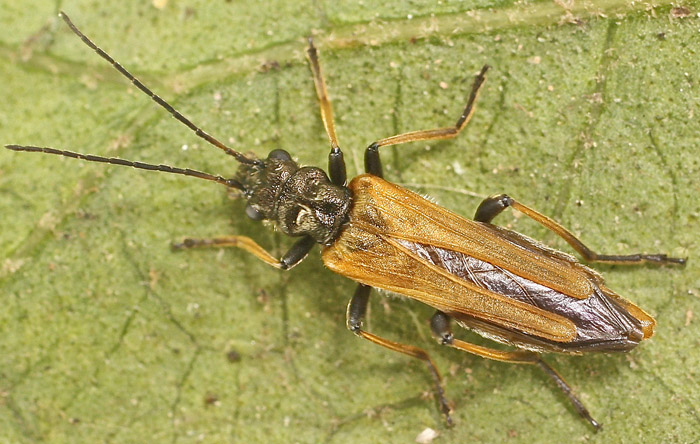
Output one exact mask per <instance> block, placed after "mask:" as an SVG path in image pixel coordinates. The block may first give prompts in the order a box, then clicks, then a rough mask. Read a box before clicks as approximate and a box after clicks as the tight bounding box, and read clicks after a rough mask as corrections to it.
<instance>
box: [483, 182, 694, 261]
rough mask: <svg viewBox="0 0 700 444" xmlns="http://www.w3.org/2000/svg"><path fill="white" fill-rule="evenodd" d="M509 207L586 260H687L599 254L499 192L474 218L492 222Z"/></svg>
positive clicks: (645, 255)
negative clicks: (542, 227)
mask: <svg viewBox="0 0 700 444" xmlns="http://www.w3.org/2000/svg"><path fill="white" fill-rule="evenodd" d="M508 207H512V208H515V209H516V210H518V211H520V212H521V213H523V214H525V215H526V216H527V217H529V218H531V219H532V220H534V221H535V222H537V223H539V224H540V225H542V226H544V227H545V228H547V229H548V230H550V231H553V232H554V233H555V234H557V235H558V236H559V237H561V238H562V239H564V240H565V241H566V243H568V244H569V245H571V247H572V248H573V249H574V250H576V251H577V252H578V253H579V254H580V255H581V256H582V257H583V259H584V260H585V261H586V262H601V263H608V264H643V263H646V262H650V263H656V264H676V265H684V264H685V262H686V259H685V258H680V257H669V256H667V255H665V254H627V255H608V254H598V253H596V252H595V251H593V250H591V249H590V248H588V247H587V246H586V245H585V244H584V243H583V242H581V241H580V240H579V239H578V238H577V237H576V236H574V234H573V233H571V232H570V231H569V230H567V229H566V228H564V227H563V226H562V225H561V224H560V223H558V222H556V221H555V220H553V219H550V218H549V217H547V216H545V215H544V214H542V213H539V212H537V211H535V210H533V209H532V208H530V207H527V206H525V205H523V204H521V203H520V202H518V201H516V200H515V199H513V198H512V197H510V196H508V195H505V194H499V195H495V196H491V197H487V198H486V199H484V200H483V202H481V204H480V205H479V208H477V210H476V214H475V215H474V220H475V221H477V222H485V223H491V221H492V220H493V218H494V217H496V216H498V215H499V214H501V212H502V211H503V210H505V209H506V208H508Z"/></svg>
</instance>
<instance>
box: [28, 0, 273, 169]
mask: <svg viewBox="0 0 700 444" xmlns="http://www.w3.org/2000/svg"><path fill="white" fill-rule="evenodd" d="M58 15H59V17H61V18H62V19H63V21H64V22H66V24H67V25H68V27H69V28H70V29H71V31H73V33H75V35H77V36H78V37H80V39H81V40H82V41H83V43H85V44H86V45H87V46H89V47H90V48H92V50H93V51H95V52H96V53H97V55H99V56H100V57H102V58H103V59H105V60H107V61H108V62H109V63H110V64H111V65H112V66H113V67H114V68H115V69H116V70H117V71H119V72H120V73H121V74H122V75H123V76H124V77H126V78H127V79H129V80H130V81H131V83H133V84H134V86H136V87H137V88H138V89H140V90H141V91H143V92H144V93H146V94H147V95H148V96H149V97H150V98H151V99H153V101H154V102H156V103H157V104H158V105H160V106H161V107H163V108H165V110H166V111H168V112H169V113H170V115H172V116H173V117H174V118H176V119H177V120H179V121H180V122H182V123H184V124H185V125H186V126H187V127H188V128H189V129H191V130H192V131H194V133H195V134H196V135H197V136H199V137H201V138H202V139H204V140H206V141H207V142H209V143H210V144H212V145H214V146H215V147H217V148H220V149H222V150H223V151H224V152H225V153H226V154H228V155H230V156H233V157H234V158H235V159H236V160H237V161H239V162H241V163H245V164H249V165H254V164H260V163H261V161H260V160H258V159H250V158H248V157H246V156H244V155H243V154H241V153H239V152H238V151H236V150H233V149H231V148H229V147H227V146H226V145H224V144H223V143H222V142H220V141H219V140H217V139H216V138H214V137H213V136H211V135H209V134H208V133H206V132H205V131H203V130H202V129H201V128H199V127H198V126H197V125H195V124H194V123H192V122H191V121H190V120H189V119H188V118H186V117H185V116H183V115H182V114H180V113H179V112H178V111H177V110H175V108H173V107H172V105H170V104H169V103H168V102H166V101H165V100H163V99H162V98H160V97H159V96H158V95H157V94H155V93H154V92H153V91H151V90H150V89H148V87H146V85H144V84H143V83H141V81H140V80H139V79H137V78H136V77H134V76H133V75H132V74H131V73H130V72H129V71H127V70H126V69H125V68H124V67H123V66H122V65H120V64H119V62H117V61H116V60H114V59H113V58H112V57H111V56H110V55H109V54H107V53H106V52H104V51H103V50H102V49H101V48H100V47H98V46H97V45H95V44H94V43H93V42H92V40H90V39H89V38H88V37H87V36H86V35H85V34H83V33H82V32H81V31H80V30H79V29H78V28H77V27H76V26H75V25H74V24H73V22H72V21H71V19H70V18H69V17H68V16H67V15H66V13H65V12H63V11H61V12H59V13H58ZM27 151H29V150H27ZM53 154H56V153H53ZM69 157H73V156H69ZM98 162H100V161H98ZM161 171H162V170H161Z"/></svg>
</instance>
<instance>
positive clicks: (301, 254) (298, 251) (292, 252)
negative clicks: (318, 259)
mask: <svg viewBox="0 0 700 444" xmlns="http://www.w3.org/2000/svg"><path fill="white" fill-rule="evenodd" d="M314 245H316V241H315V240H314V239H313V238H312V237H311V236H304V237H303V238H301V239H300V240H298V241H297V243H295V244H294V245H292V248H290V249H289V251H287V253H286V254H285V255H284V256H282V259H280V268H282V269H283V270H289V269H290V268H292V267H293V266H295V265H296V264H298V263H299V262H301V260H302V259H304V258H305V257H306V255H307V254H309V251H311V249H312V248H313V247H314Z"/></svg>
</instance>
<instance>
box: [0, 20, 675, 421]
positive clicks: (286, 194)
mask: <svg viewBox="0 0 700 444" xmlns="http://www.w3.org/2000/svg"><path fill="white" fill-rule="evenodd" d="M60 16H61V17H62V18H63V20H64V21H65V22H66V23H67V25H68V26H69V27H70V29H71V30H72V31H73V32H74V33H75V34H76V35H78V36H79V37H80V38H81V39H82V40H83V42H84V43H85V44H86V45H88V46H89V47H90V48H92V49H93V50H94V51H95V52H97V54H99V55H100V56H101V57H102V58H104V59H106V60H107V61H108V62H109V63H111V64H112V66H114V68H116V69H117V70H118V71H119V72H120V73H121V74H123V75H124V76H125V77H127V78H128V79H129V80H130V81H131V82H132V83H133V84H134V85H135V86H136V87H137V88H139V89H140V90H141V91H143V92H144V93H146V94H147V95H149V96H150V97H151V98H152V99H153V100H154V101H155V102H156V103H157V104H158V105H160V106H162V107H163V108H165V109H166V110H167V111H168V112H169V113H170V114H171V115H172V116H173V117H175V118H176V119H177V120H179V121H180V122H181V123H183V124H185V125H186V126H187V127H188V128H190V129H191V130H192V131H194V133H195V134H196V135H197V136H199V137H201V138H203V139H204V140H206V141H207V142H209V143H210V144H212V145H214V146H216V147H217V148H220V149H221V150H223V151H224V152H225V153H226V154H228V155H230V156H233V158H234V159H236V160H237V161H238V162H239V163H240V166H239V169H238V172H237V173H236V175H235V176H234V177H233V178H224V177H222V176H217V175H212V174H207V173H204V172H201V171H196V170H192V169H189V168H175V167H171V166H167V165H152V164H146V163H142V162H134V161H128V160H123V159H118V158H107V157H101V156H94V155H90V154H79V153H74V152H71V151H64V150H57V149H53V148H45V147H35V146H20V145H6V148H8V149H10V150H15V151H30V152H42V153H48V154H57V155H62V156H67V157H73V158H77V159H83V160H88V161H93V162H103V163H110V164H116V165H124V166H130V167H134V168H139V169H145V170H152V171H162V172H167V173H175V174H182V175H186V176H193V177H198V178H200V179H205V180H210V181H214V182H218V183H220V184H222V185H225V186H226V187H229V188H233V189H235V190H238V191H239V192H241V193H242V194H243V195H244V196H245V198H246V199H247V206H246V214H247V215H248V217H250V218H251V219H253V220H271V221H273V222H274V223H275V224H276V225H277V227H278V228H279V229H280V230H281V231H282V232H284V233H285V234H288V235H290V236H294V237H297V238H299V240H298V241H297V242H296V243H295V244H294V245H293V246H292V247H291V248H290V249H289V251H288V252H287V253H286V254H284V255H283V256H282V257H281V258H280V259H277V258H275V257H274V256H272V255H271V254H270V253H268V252H267V251H266V250H265V249H264V248H262V247H261V246H260V245H258V244H257V243H256V242H255V241H253V240H252V239H250V238H249V237H245V236H224V237H218V238H213V239H185V240H184V241H182V242H181V243H176V244H174V245H173V246H174V247H175V248H193V247H237V248H242V249H244V250H246V251H248V252H249V253H252V254H254V255H255V256H256V257H257V258H259V259H261V260H262V261H264V262H265V263H267V264H269V265H272V266H273V267H276V268H280V269H284V270H286V269H290V268H292V267H294V266H295V265H296V264H298V263H299V262H300V261H301V260H302V259H304V257H306V255H307V254H308V253H309V251H310V250H311V249H312V248H313V247H314V246H315V245H316V244H320V245H321V248H322V259H323V263H324V264H325V266H326V267H328V268H330V269H331V270H333V271H335V272H336V273H339V274H341V275H343V276H346V277H348V278H350V279H353V280H355V281H357V282H359V284H358V286H357V290H356V291H355V294H354V295H353V297H352V299H351V300H350V303H349V304H348V308H347V327H348V328H349V329H350V330H351V331H352V332H353V333H355V334H356V335H358V336H360V337H361V338H364V339H367V340H369V341H371V342H373V343H375V344H378V345H381V346H383V347H386V348H388V349H391V350H394V351H398V352H401V353H404V354H406V355H409V356H412V357H414V358H418V359H420V360H422V361H423V362H425V364H427V366H428V368H429V370H430V373H431V375H432V377H433V379H434V382H435V391H436V394H437V399H438V402H439V405H440V408H441V410H442V412H443V413H444V415H445V417H446V420H447V422H448V424H451V423H452V419H451V417H450V413H451V408H450V405H449V403H448V402H447V400H446V398H445V395H444V391H443V387H442V382H441V378H440V374H439V372H438V370H437V368H436V366H435V365H434V363H433V361H432V360H431V359H430V356H429V355H428V354H427V353H426V352H425V351H424V350H423V349H420V348H418V347H414V346H412V345H408V344H401V343H398V342H394V341H391V340H388V339H385V338H382V337H379V336H376V335H374V334H372V333H370V332H367V331H365V330H363V328H362V323H363V319H364V317H365V313H366V310H367V303H368V299H369V295H370V291H371V289H372V287H376V288H381V289H384V290H388V291H392V292H396V293H399V294H402V295H405V296H407V297H410V298H413V299H416V300H418V301H421V302H423V303H425V304H427V305H429V306H431V307H433V308H435V309H436V311H435V314H434V315H433V317H432V319H431V320H430V327H431V330H432V333H433V335H434V336H435V337H436V338H437V339H438V341H439V342H440V343H441V344H444V345H448V346H451V347H454V348H457V349H459V350H463V351H466V352H469V353H473V354H476V355H479V356H482V357H484V358H489V359H494V360H498V361H505V362H511V363H517V364H533V365H537V366H538V367H540V368H541V369H542V370H544V372H545V373H546V374H547V375H548V376H549V377H550V378H552V380H553V381H554V382H555V383H556V384H557V386H558V387H559V388H560V389H561V390H562V391H563V392H564V394H565V395H566V396H567V397H568V398H569V400H570V401H571V403H572V404H573V406H574V408H575V409H576V411H577V412H578V413H579V415H581V416H582V417H583V418H584V419H586V420H587V421H588V422H589V423H590V424H591V425H592V426H593V427H594V428H595V429H599V428H600V423H598V422H597V421H596V420H595V419H593V417H592V416H591V415H590V413H589V412H588V410H587V409H586V408H585V407H584V405H583V404H582V403H581V401H580V400H579V399H578V398H577V397H576V396H575V395H574V394H573V392H572V390H571V387H570V386H569V385H568V384H567V383H566V381H564V379H563V378H562V377H561V376H560V375H559V374H558V373H557V372H556V371H555V370H554V369H553V368H552V367H550V366H549V365H548V364H547V363H545V362H544V361H543V360H542V358H541V357H540V353H542V352H557V353H567V354H581V353H584V352H592V351H598V352H612V351H628V350H631V349H632V348H634V347H635V346H637V344H639V342H641V341H642V340H644V339H647V338H649V337H651V336H652V335H653V333H654V326H655V321H654V319H653V318H652V317H651V316H649V315H648V314H647V313H645V312H644V311H643V310H642V309H641V308H639V307H637V306H636V305H634V304H633V303H631V302H629V301H628V300H626V299H624V298H622V297H621V296H619V295H618V294H616V293H615V292H614V291H612V290H610V289H609V288H608V287H606V286H605V283H604V281H603V278H602V277H601V276H600V275H599V274H598V273H597V272H595V271H594V270H592V269H590V268H588V267H586V266H585V265H582V264H581V263H579V262H578V261H577V260H576V259H575V258H574V257H572V256H570V255H568V254H565V253H562V252H559V251H556V250H553V249H551V248H548V247H546V246H544V245H543V244H541V243H539V242H537V241H535V240H533V239H530V238H528V237H526V236H523V235H521V234H519V233H516V232H513V231H510V230H507V229H504V228H501V227H498V226H496V225H493V224H491V221H492V220H493V218H494V217H496V216H497V215H498V214H500V213H501V212H502V211H503V210H504V209H506V208H508V207H512V208H515V209H517V210H519V211H521V212H522V213H524V214H525V215H527V216H528V217H530V218H532V219H534V220H535V221H536V222H538V223H540V224H542V225H543V226H545V227H546V228H548V229H550V230H552V231H553V232H554V233H556V234H557V235H559V236H561V237H562V238H563V239H564V240H565V241H566V242H567V243H568V244H569V245H571V247H573V249H574V250H576V251H577V252H578V253H580V254H581V256H583V258H584V260H586V261H588V262H605V263H615V264H639V263H645V262H651V263H657V264H679V265H682V264H684V263H685V259H682V258H674V257H668V256H666V255H664V254H633V255H625V256H615V255H600V254H597V253H595V252H593V251H591V250H590V249H589V248H588V247H586V246H585V245H584V244H583V243H582V242H581V241H579V240H578V239H577V238H576V237H575V236H574V235H573V234H572V233H571V232H569V231H568V230H567V229H566V228H564V227H562V226H561V225H560V224H558V223H557V222H555V221H553V220H552V219H550V218H548V217H547V216H544V215H542V214H540V213H538V212H536V211H535V210H533V209H531V208H529V207H527V206H525V205H523V204H522V203H520V202H518V201H516V200H514V199H513V198H511V197H509V196H507V195H505V194H502V195H497V196H492V197H489V198H487V199H485V200H484V201H483V202H482V203H481V205H479V207H478V209H477V210H476V214H475V216H474V220H473V221H472V220H468V219H465V218H463V217H461V216H458V215H456V214H454V213H452V212H450V211H448V210H446V209H444V208H441V207H439V206H437V205H435V204H434V203H432V202H430V201H428V200H426V199H424V198H423V197H421V196H419V195H418V194H416V193H413V192H411V191H408V190H406V189H404V188H402V187H399V186H397V185H394V184H392V183H390V182H387V181H385V180H384V179H383V178H382V177H383V174H382V164H381V160H380V156H379V150H380V148H381V147H384V146H389V145H398V144H403V143H408V142H415V141H420V140H438V139H449V138H453V137H456V136H457V135H458V134H459V132H460V131H461V130H462V129H463V128H464V127H465V126H466V124H467V123H468V122H469V120H470V118H471V116H472V114H473V112H474V105H475V102H476V98H477V95H478V93H479V90H480V89H481V86H482V85H483V83H484V81H485V75H486V72H487V71H488V69H489V67H488V66H484V67H483V68H482V69H481V71H480V72H479V74H478V75H477V76H476V78H475V80H474V84H473V87H472V90H471V93H470V95H469V98H468V100H467V105H466V107H465V108H464V111H463V112H462V114H461V115H460V117H459V119H458V120H457V123H456V124H455V126H453V127H446V128H438V129H432V130H425V131H414V132H409V133H405V134H399V135H396V136H392V137H388V138H385V139H381V140H378V141H376V142H374V143H372V144H371V145H370V146H369V147H368V148H367V149H366V151H365V157H364V160H365V170H366V174H363V175H361V176H358V177H356V178H354V179H353V180H352V181H351V182H350V183H347V176H346V171H345V162H344V160H343V153H342V151H341V150H340V147H339V145H338V140H337V137H336V134H335V126H334V123H333V111H332V107H331V102H330V99H329V98H328V93H327V91H326V85H325V82H324V80H323V75H322V73H321V67H320V64H319V60H318V53H317V51H316V48H315V47H314V45H313V41H312V40H311V39H309V48H308V50H307V55H308V59H309V62H310V66H311V71H312V73H313V79H314V84H315V87H316V93H317V96H318V99H319V101H320V105H321V118H322V120H323V124H324V126H325V129H326V133H327V134H328V138H329V140H330V144H331V151H330V154H329V161H328V174H326V173H325V172H324V171H323V170H321V169H320V168H316V167H302V166H299V165H298V164H297V163H296V162H295V161H294V160H292V157H291V156H290V155H289V153H287V152H286V151H283V150H274V151H272V152H270V154H269V155H268V156H267V158H265V159H259V158H257V157H254V156H252V155H244V154H242V153H240V152H238V151H235V150H233V149H231V148H229V147H227V146H226V145H225V144H223V143H222V142H220V141H219V140H217V139H215V138H214V137H212V136H211V135H209V134H207V133H206V132H204V131H203V130H201V129H200V128H199V127H198V126H196V125H195V124H194V123H192V122H191V121H190V120H189V119H187V118H186V117H184V116H183V115H182V114H180V113H179V112H178V111H176V110H175V109H174V108H173V107H172V106H170V105H169V104H168V103H167V102H166V101H165V100H163V99H162V98H160V97H159V96H157V95H156V94H154V93H153V92H151V90H149V89H148V88H147V87H146V86H145V85H143V84H142V83H141V82H140V81H139V80H138V79H136V78H135V77H134V76H133V75H131V74H130V73H129V72H128V71H127V70H126V69H124V68H123V67H122V66H121V65H120V64H119V63H117V62H116V61H115V60H114V59H112V57H110V56H109V55H108V54H107V53H105V52H104V51H103V50H102V49H100V48H98V47H97V46H96V45H95V44H94V43H93V42H92V41H90V40H89V39H88V38H87V37H86V36H85V35H84V34H83V33H82V32H81V31H80V30H79V29H78V28H77V27H76V26H75V25H74V24H73V23H72V22H71V20H70V19H69V18H68V16H67V15H66V14H65V13H63V12H61V14H60ZM452 319H454V320H455V321H456V322H457V323H458V324H459V325H461V326H463V327H466V328H468V329H471V330H473V331H475V332H477V333H479V334H481V335H482V336H484V337H486V338H488V339H491V340H494V341H497V342H501V343H504V344H508V345H512V346H515V347H517V348H519V349H520V350H514V351H503V350H497V349H492V348H487V347H483V346H479V345H476V344H471V343H469V342H465V341H462V340H459V339H457V338H455V337H454V335H453V333H452V330H451V328H450V321H451V320H452Z"/></svg>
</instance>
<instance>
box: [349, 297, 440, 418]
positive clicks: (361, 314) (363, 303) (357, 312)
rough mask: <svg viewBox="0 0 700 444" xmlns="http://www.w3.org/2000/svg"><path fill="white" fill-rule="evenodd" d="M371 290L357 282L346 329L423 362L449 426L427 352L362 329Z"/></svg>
mask: <svg viewBox="0 0 700 444" xmlns="http://www.w3.org/2000/svg"><path fill="white" fill-rule="evenodd" d="M371 291H372V287H370V286H369V285H364V284H358V286H357V289H356V290H355V294H354V295H353V297H352V299H350V303H349V304H348V310H347V313H346V325H347V327H348V329H349V330H350V331H352V332H353V333H355V334H356V335H357V336H359V337H361V338H363V339H367V340H368V341H370V342H374V343H375V344H378V345H381V346H382V347H386V348H388V349H390V350H394V351H397V352H399V353H403V354H405V355H408V356H412V357H414V358H417V359H420V360H422V361H423V362H425V364H426V365H427V366H428V370H430V374H431V375H432V377H433V380H434V382H435V392H436V393H437V396H438V402H439V403H440V409H441V410H442V413H443V414H444V415H445V419H446V421H447V424H448V425H449V426H451V425H452V417H451V416H450V412H451V411H452V409H451V408H450V405H449V403H448V402H447V399H445V391H444V389H443V388H442V378H441V377H440V373H439V372H438V370H437V367H436V366H435V363H434V362H433V360H432V359H430V356H429V355H428V353H427V352H426V351H425V350H423V349H421V348H418V347H414V346H412V345H407V344H400V343H398V342H394V341H390V340H388V339H384V338H382V337H379V336H376V335H373V334H372V333H368V332H366V331H364V330H362V322H363V320H364V318H365V314H366V313H367V303H368V302H369V294H370V292H371Z"/></svg>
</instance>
